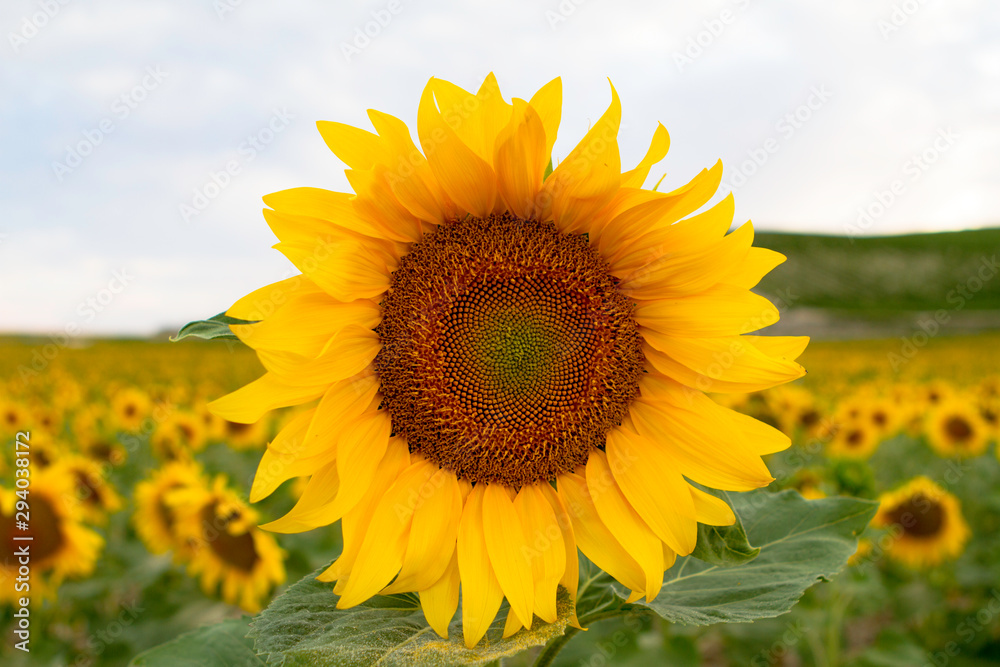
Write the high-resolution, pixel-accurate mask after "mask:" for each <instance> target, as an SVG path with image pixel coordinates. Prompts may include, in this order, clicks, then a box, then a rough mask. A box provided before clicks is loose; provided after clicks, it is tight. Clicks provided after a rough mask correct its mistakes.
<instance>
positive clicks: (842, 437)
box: [826, 419, 881, 459]
mask: <svg viewBox="0 0 1000 667" xmlns="http://www.w3.org/2000/svg"><path fill="white" fill-rule="evenodd" d="M831 431H832V432H831V434H830V441H829V442H828V443H827V446H826V447H827V453H828V454H829V455H830V456H833V457H836V458H844V459H867V458H868V457H870V456H871V455H872V454H874V453H875V450H876V449H878V446H879V443H880V442H881V435H880V434H879V432H878V430H877V429H876V428H875V426H873V425H872V424H871V423H870V422H869V421H868V420H866V419H852V420H849V421H847V422H844V423H837V424H836V426H835V427H834V428H833V429H831Z"/></svg>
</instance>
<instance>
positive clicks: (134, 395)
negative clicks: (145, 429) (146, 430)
mask: <svg viewBox="0 0 1000 667" xmlns="http://www.w3.org/2000/svg"><path fill="white" fill-rule="evenodd" d="M152 408H153V403H152V401H151V400H150V398H149V396H148V395H147V394H146V393H145V392H143V391H141V390H139V389H136V388H134V387H126V388H124V389H120V390H118V391H116V392H115V393H114V396H113V397H112V399H111V411H112V414H113V415H114V418H115V423H116V424H117V426H118V427H119V428H120V429H122V430H123V431H136V430H138V429H139V427H140V426H142V422H143V421H144V420H145V419H146V417H148V416H149V413H150V411H151V410H152Z"/></svg>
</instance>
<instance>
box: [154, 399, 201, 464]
mask: <svg viewBox="0 0 1000 667" xmlns="http://www.w3.org/2000/svg"><path fill="white" fill-rule="evenodd" d="M206 442H207V436H206V433H205V422H204V420H203V419H202V418H201V417H200V416H198V415H197V414H195V413H194V412H188V411H184V410H177V411H173V412H171V413H169V414H168V415H167V416H166V418H165V419H163V420H162V421H161V422H160V423H159V424H157V426H156V430H155V431H154V432H153V436H152V437H151V438H150V441H149V443H150V445H151V446H152V448H153V453H154V454H156V456H157V457H159V458H161V459H165V460H167V461H174V460H177V459H187V458H189V457H190V455H191V452H197V451H200V450H202V449H204V447H205V443H206Z"/></svg>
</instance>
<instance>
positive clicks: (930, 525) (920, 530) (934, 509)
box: [890, 494, 945, 538]
mask: <svg viewBox="0 0 1000 667" xmlns="http://www.w3.org/2000/svg"><path fill="white" fill-rule="evenodd" d="M890 519H891V520H892V522H893V523H896V524H899V525H900V526H902V527H903V532H905V533H906V534H907V535H909V536H911V537H916V538H928V537H933V536H934V535H937V534H938V533H939V532H940V531H941V528H942V527H943V526H944V521H945V517H944V508H943V507H941V503H939V502H937V501H936V500H934V499H933V498H928V497H927V496H925V495H923V494H919V495H917V496H914V497H913V498H911V499H909V500H907V501H905V502H903V503H902V504H900V505H899V506H898V507H896V509H894V510H893V511H892V513H891V514H890Z"/></svg>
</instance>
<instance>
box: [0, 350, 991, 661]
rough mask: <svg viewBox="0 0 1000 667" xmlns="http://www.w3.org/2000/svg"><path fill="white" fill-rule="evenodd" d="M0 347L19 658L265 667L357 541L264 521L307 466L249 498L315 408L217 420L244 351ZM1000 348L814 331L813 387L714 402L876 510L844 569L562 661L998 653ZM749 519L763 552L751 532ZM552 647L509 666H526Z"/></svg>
mask: <svg viewBox="0 0 1000 667" xmlns="http://www.w3.org/2000/svg"><path fill="white" fill-rule="evenodd" d="M0 345H2V354H0V359H2V360H3V361H2V364H3V366H2V377H3V378H4V382H3V385H2V391H0V400H2V402H0V423H2V424H3V439H4V442H6V443H8V445H11V446H9V447H7V449H6V450H5V455H4V457H3V459H0V466H2V468H0V470H2V473H3V480H4V481H3V484H2V502H3V504H2V520H3V530H4V534H5V536H6V539H10V535H11V534H12V533H13V532H14V531H15V529H14V515H15V505H16V501H17V495H16V490H17V488H18V487H17V486H16V484H15V479H16V476H15V470H17V461H16V458H17V457H16V456H15V454H14V447H13V443H14V442H15V438H16V437H17V436H16V434H17V433H18V432H24V433H27V434H29V436H28V442H30V449H29V451H30V460H31V470H32V482H31V486H30V493H31V498H32V500H33V501H34V503H33V504H32V505H31V507H32V509H31V517H32V524H31V525H32V528H31V531H32V534H33V536H34V538H35V541H34V547H33V548H34V549H35V551H34V557H33V561H32V574H31V577H32V579H31V596H32V600H33V604H32V608H31V614H32V616H31V622H32V624H33V627H35V628H38V629H39V630H38V632H39V633H44V636H45V639H44V641H39V642H37V646H34V647H33V651H32V653H31V661H30V662H25V659H24V657H23V656H22V655H20V652H18V651H16V650H13V648H12V646H11V645H10V644H9V643H7V644H5V645H4V648H3V651H4V653H3V656H2V661H3V663H4V664H11V665H17V664H52V665H57V664H58V665H105V664H107V665H125V664H128V663H129V662H130V661H131V660H132V659H133V658H134V657H135V656H137V655H139V654H143V652H144V651H148V653H145V654H144V656H143V657H140V658H137V659H136V662H135V663H134V664H173V663H171V662H170V661H169V659H167V660H166V661H164V660H165V658H164V657H163V655H161V654H160V653H157V652H158V651H159V652H161V653H162V651H163V650H164V649H163V648H156V647H158V646H159V645H165V646H170V644H166V643H167V642H170V641H172V640H176V638H177V637H182V636H184V633H187V632H191V631H197V630H198V629H199V628H202V630H200V632H202V633H204V634H203V636H198V637H197V641H195V642H194V643H190V644H189V645H187V647H186V648H185V647H184V646H181V647H176V646H175V649H174V650H173V652H172V653H170V655H173V656H175V658H171V659H177V660H180V658H179V657H176V656H184V657H187V658H191V657H193V656H196V655H197V654H198V652H199V651H202V650H209V649H210V650H211V651H213V652H230V655H231V656H242V655H244V654H245V655H246V656H252V655H253V653H252V652H250V651H249V649H247V647H246V644H245V643H244V642H245V641H246V640H244V639H243V638H242V636H243V634H245V627H246V625H247V623H248V621H249V618H250V616H251V615H254V614H257V613H259V612H260V611H261V609H262V608H264V607H266V606H267V605H268V604H269V603H270V602H271V601H272V600H273V599H275V597H276V596H277V595H278V594H280V593H281V592H282V591H284V590H287V589H288V587H289V586H290V585H291V584H294V582H296V581H299V580H300V579H302V578H303V577H306V576H307V575H308V574H309V573H311V572H313V571H314V570H316V569H317V568H321V567H323V566H325V565H326V564H328V563H329V561H330V559H331V555H335V554H336V553H338V552H339V551H340V549H341V532H340V528H339V524H338V525H337V526H333V527H329V528H326V529H319V530H312V531H309V532H305V533H290V534H279V533H273V532H268V531H265V530H263V529H261V528H260V526H261V525H263V524H267V523H268V522H271V521H273V520H274V519H276V518H278V517H280V516H281V515H282V514H284V513H285V512H287V511H288V510H289V509H291V508H292V507H293V506H294V505H295V503H296V501H297V500H298V499H299V497H300V496H301V494H302V493H303V490H304V489H305V480H306V478H305V477H301V476H299V477H296V478H295V479H293V480H290V481H288V483H285V484H282V485H281V486H280V488H278V489H277V492H276V493H274V494H272V495H271V496H269V497H268V498H267V499H265V500H264V501H262V502H259V503H254V504H253V505H251V504H250V503H249V502H248V496H247V494H248V491H249V489H250V488H251V486H252V480H253V476H254V470H255V468H256V466H257V464H258V463H259V462H260V459H261V455H262V453H263V452H264V451H265V446H266V445H267V443H268V441H269V440H270V439H272V438H273V437H274V436H275V434H276V433H277V432H278V431H279V430H280V428H281V427H282V426H283V425H285V424H288V423H290V422H292V421H294V420H295V419H296V417H297V416H298V415H300V414H301V412H302V411H301V410H300V409H286V410H282V411H279V412H277V413H276V414H275V416H274V417H273V418H269V419H266V420H262V421H260V422H258V423H256V424H254V425H252V426H250V427H247V426H245V425H242V424H236V423H231V422H227V421H225V420H223V419H220V418H218V417H216V416H214V415H213V414H212V413H211V412H209V411H208V410H207V408H206V405H207V403H208V401H209V400H210V399H213V398H215V397H217V396H220V395H222V394H224V393H225V392H227V391H231V390H233V389H236V388H237V387H239V386H241V385H243V384H245V383H247V382H249V381H251V380H253V379H254V378H256V377H257V376H258V375H259V374H260V372H261V370H262V369H261V367H260V365H259V363H258V362H257V360H256V358H255V357H254V354H253V353H252V351H251V350H249V349H248V348H245V347H244V346H242V345H240V344H238V343H234V342H232V341H229V340H223V341H210V342H209V341H199V340H195V339H189V340H185V341H181V342H179V343H168V342H144V341H132V340H128V341H125V340H123V341H99V342H94V343H92V344H88V345H81V346H79V347H63V348H56V347H54V346H52V345H51V343H48V342H46V341H45V340H32V339H13V338H8V339H4V340H3V341H2V344H0ZM998 345H1000V336H998V335H995V334H982V335H976V336H968V337H956V338H945V337H941V338H938V339H934V340H932V341H931V342H930V343H929V344H928V345H927V346H926V347H925V348H924V349H922V350H921V351H920V353H919V354H918V355H916V356H915V357H914V358H913V359H912V361H911V362H910V363H908V364H907V365H906V367H905V368H904V369H903V370H902V371H900V372H896V371H894V370H893V369H892V368H891V365H890V360H891V355H892V354H893V353H894V352H898V347H899V341H898V340H897V339H887V340H873V341H864V342H828V343H823V342H819V343H814V344H812V345H811V346H810V347H809V348H808V350H807V351H806V352H805V353H804V355H803V357H802V358H801V362H802V363H803V365H805V366H806V367H807V368H808V369H809V370H810V373H809V375H807V376H806V377H804V378H802V379H801V380H799V381H797V382H795V383H793V384H790V385H786V386H783V387H778V388H775V389H772V390H768V391H765V392H756V393H750V394H717V395H714V397H715V398H716V400H717V401H719V402H720V403H722V404H724V405H726V406H728V407H733V408H736V409H738V410H739V411H741V412H743V413H745V414H747V415H751V416H753V417H755V418H757V419H760V420H762V421H764V422H765V423H768V424H771V425H774V426H775V427H777V428H779V429H781V430H782V431H783V432H785V433H787V434H788V435H789V436H791V438H792V441H793V445H792V447H791V448H790V449H788V450H786V451H784V452H780V453H778V454H774V455H772V456H770V457H769V458H768V466H769V468H770V470H771V472H772V475H773V476H774V477H775V481H774V482H773V483H772V488H771V489H770V490H771V491H779V490H781V489H795V490H797V491H798V493H800V494H801V495H802V496H804V497H805V498H824V497H832V496H853V497H856V498H861V499H868V500H878V501H880V503H881V504H880V507H879V510H878V513H877V514H876V516H875V518H874V521H873V522H872V524H871V525H870V526H869V527H867V528H865V529H864V532H863V533H862V534H861V536H860V537H861V539H860V542H859V544H858V547H857V552H856V553H855V554H854V555H853V556H852V557H851V559H850V564H849V565H848V567H847V569H846V570H844V571H842V572H840V573H838V574H835V575H832V576H830V577H829V579H830V581H829V582H827V583H824V584H822V585H819V586H816V587H814V588H811V589H810V590H809V591H808V592H807V593H806V595H805V596H804V597H803V598H802V600H801V601H800V603H799V604H797V605H796V606H795V607H794V608H793V609H792V611H791V612H790V613H787V614H784V615H782V616H779V617H777V618H773V619H763V620H758V621H756V622H755V623H753V624H741V623H722V624H718V625H714V626H711V627H708V628H704V627H699V626H697V625H685V624H683V623H671V622H668V621H666V620H664V619H663V618H660V617H659V616H657V615H656V614H652V613H649V611H648V610H643V609H642V608H641V607H636V608H635V609H633V610H632V611H630V612H628V613H626V614H622V615H619V616H616V617H614V618H609V619H608V620H598V621H596V622H593V623H592V624H590V625H589V629H588V630H587V631H586V632H582V633H578V634H577V636H576V637H575V638H574V639H573V640H572V641H570V642H569V643H568V644H567V645H566V647H565V648H564V649H563V651H561V652H560V653H559V655H558V657H556V658H555V661H554V662H552V663H551V664H556V665H607V664H614V665H647V664H669V665H701V664H706V665H743V664H750V665H799V664H816V665H829V666H832V665H924V664H934V665H936V664H953V665H980V664H992V661H996V660H1000V571H998V570H997V562H998V560H1000V461H998V459H997V454H998V450H997V448H996V441H997V438H998V435H1000V419H998V417H1000V375H998V374H997V372H996V369H995V368H991V367H989V366H988V365H986V364H984V363H983V359H984V358H989V357H990V356H991V355H992V354H993V353H994V351H995V350H996V348H997V346H998ZM21 439H22V440H24V437H23V436H22V438H21ZM739 509H740V508H739V507H738V506H737V511H738V513H739ZM745 527H746V530H747V533H748V534H749V537H750V539H749V542H750V546H751V547H754V548H757V547H758V546H759V544H755V542H756V540H755V538H758V539H759V537H758V535H757V533H756V531H755V526H753V525H749V524H747V525H746V526H745ZM758 557H760V556H758ZM582 567H583V568H584V572H583V575H584V576H586V574H587V570H586V568H587V567H589V566H588V563H587V562H586V561H584V562H583V563H582ZM775 576H781V575H780V574H776V575H775ZM0 577H2V579H3V582H4V584H3V588H2V590H3V591H4V598H3V602H4V611H3V621H2V622H3V626H4V634H5V635H7V636H9V635H11V633H12V632H13V631H14V630H15V629H16V628H17V626H18V618H17V617H16V616H15V612H16V609H18V607H17V606H16V602H15V598H16V597H19V596H18V595H16V594H14V593H13V591H14V587H13V582H14V581H15V580H16V579H17V577H18V572H17V566H16V564H12V563H11V562H9V561H8V563H7V564H6V566H5V567H4V569H3V570H2V574H0ZM583 581H584V584H581V585H582V586H584V585H585V582H586V581H587V580H586V579H584V580H583ZM300 585H301V584H300ZM582 595H583V592H582V591H581V596H582ZM35 596H37V600H36V597H35ZM400 613H402V612H400ZM204 628H210V629H211V630H210V631H206V630H205V629H204ZM536 643H537V642H536ZM530 645H531V644H530V643H529V644H526V646H530ZM538 650H539V649H531V650H529V651H528V652H527V653H522V654H519V655H515V656H513V657H505V658H504V659H503V664H505V665H521V664H524V665H527V664H531V660H530V659H529V657H531V656H533V655H534V654H537V652H538ZM185 651H187V653H185ZM526 656H528V657H526ZM248 659H249V658H248ZM254 659H256V658H254ZM240 660H243V658H241V659H240ZM184 664H187V663H184ZM200 664H207V663H200ZM212 664H215V663H212ZM225 664H256V663H253V662H250V663H247V662H245V661H243V662H241V661H239V660H236V659H235V658H234V659H233V661H232V662H227V663H225ZM261 664H262V663H261ZM295 664H298V663H295ZM335 664H336V663H335ZM345 664H346V663H345ZM352 664H353V663H352ZM358 664H366V663H358Z"/></svg>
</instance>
